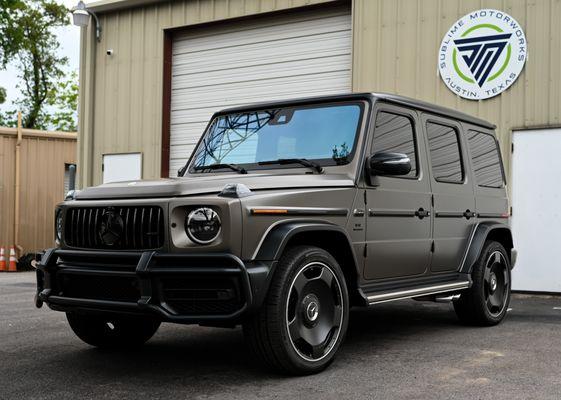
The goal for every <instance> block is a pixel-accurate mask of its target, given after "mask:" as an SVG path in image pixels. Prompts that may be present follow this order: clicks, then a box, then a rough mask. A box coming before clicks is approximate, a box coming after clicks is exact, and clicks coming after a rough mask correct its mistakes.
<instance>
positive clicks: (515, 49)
mask: <svg viewBox="0 0 561 400" xmlns="http://www.w3.org/2000/svg"><path fill="white" fill-rule="evenodd" d="M527 54H528V49H527V43H526V36H525V35H524V31H523V30H522V27H521V26H520V24H519V23H518V22H517V21H516V20H515V19H514V18H512V17H511V16H510V15H508V14H507V13H505V12H503V11H498V10H492V9H482V10H477V11H473V12H470V13H469V14H467V15H464V16H463V17H462V18H460V19H459V20H458V21H456V23H455V24H454V25H452V27H451V28H450V30H449V31H448V32H446V35H444V39H442V44H441V45H440V49H439V52H438V68H439V71H440V76H441V77H442V80H443V81H444V83H445V84H446V86H448V88H449V89H450V90H451V91H453V92H454V93H456V94H457V95H458V96H461V97H463V98H466V99H470V100H482V99H488V98H490V97H494V96H496V95H498V94H501V93H502V92H504V91H505V90H506V89H508V88H509V87H510V85H512V84H513V83H514V81H516V79H517V78H518V77H519V76H520V72H521V71H522V68H524V63H525V62H526V56H527Z"/></svg>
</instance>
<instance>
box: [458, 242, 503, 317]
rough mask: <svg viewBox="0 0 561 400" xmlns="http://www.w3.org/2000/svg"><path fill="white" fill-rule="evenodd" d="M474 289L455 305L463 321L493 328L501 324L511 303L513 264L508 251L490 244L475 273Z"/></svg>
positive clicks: (495, 243) (487, 245)
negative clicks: (511, 268)
mask: <svg viewBox="0 0 561 400" xmlns="http://www.w3.org/2000/svg"><path fill="white" fill-rule="evenodd" d="M472 279H473V285H472V287H471V288H470V289H469V290H467V291H466V292H464V293H463V294H462V295H461V297H460V299H459V300H457V301H456V302H454V309H455V310H456V314H457V315H458V317H459V318H460V320H461V321H462V322H464V323H467V324H471V325H482V326H490V325H496V324H498V323H499V322H501V321H502V320H503V319H504V317H505V315H506V313H507V309H508V305H509V303H510V282H511V280H510V262H509V259H508V256H507V253H506V250H505V248H504V247H503V245H502V244H500V243H499V242H495V241H487V242H486V243H485V245H484V247H483V250H482V252H481V255H480V256H479V259H478V260H477V262H476V263H475V265H474V268H473V272H472Z"/></svg>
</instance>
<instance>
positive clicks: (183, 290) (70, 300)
mask: <svg viewBox="0 0 561 400" xmlns="http://www.w3.org/2000/svg"><path fill="white" fill-rule="evenodd" d="M270 267H271V265H269V264H268V263H263V262H252V263H244V262H243V261H242V260H240V259H239V258H238V257H236V256H234V255H231V254H196V255H193V254H169V253H159V252H154V251H147V252H105V251H103V252H102V251H100V252H96V251H75V250H62V249H49V250H47V251H46V252H45V253H44V254H43V255H42V256H41V260H40V262H39V263H38V264H37V296H36V303H37V305H38V306H39V307H40V306H41V305H42V303H46V304H47V305H48V306H49V307H50V308H52V309H54V310H58V311H66V312H69V311H80V312H101V313H135V314H145V315H150V316H152V317H156V318H159V319H160V320H162V321H168V322H178V323H199V324H205V323H207V324H232V323H233V324H236V323H239V322H240V321H241V320H242V318H243V316H244V315H246V314H247V313H250V312H252V311H253V310H255V309H256V308H258V306H259V305H260V303H261V301H262V298H263V294H264V292H265V291H266V289H265V286H266V284H267V280H268V279H267V277H268V275H269V271H270Z"/></svg>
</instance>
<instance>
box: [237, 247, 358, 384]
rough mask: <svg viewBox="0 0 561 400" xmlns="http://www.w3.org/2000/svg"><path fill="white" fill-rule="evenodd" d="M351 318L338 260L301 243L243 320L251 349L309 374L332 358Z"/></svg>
mask: <svg viewBox="0 0 561 400" xmlns="http://www.w3.org/2000/svg"><path fill="white" fill-rule="evenodd" d="M348 319H349V295H348V289H347V286H346V282H345V276H344V275H343V272H342V270H341V268H340V266H339V264H338V263H337V261H336V260H335V259H334V258H333V257H332V256H331V255H330V254H329V253H328V252H327V251H325V250H324V249H321V248H318V247H313V246H297V247H293V248H291V249H289V250H288V251H286V253H285V254H284V255H283V256H282V258H281V260H279V264H278V266H277V267H276V270H275V272H274V276H273V279H272V281H271V286H270V288H269V292H268V293H267V298H266V299H265V303H264V304H263V305H262V306H261V308H260V310H259V312H258V313H257V314H256V315H255V316H253V317H251V318H250V319H249V320H248V321H246V322H245V323H244V333H245V336H246V339H247V342H248V344H249V347H250V348H251V349H252V351H253V353H255V354H256V355H257V357H258V358H260V359H261V360H262V361H263V362H264V363H265V364H266V365H268V366H269V367H271V368H273V369H276V370H277V371H280V372H283V373H288V374H294V375H306V374H312V373H316V372H319V371H321V370H323V369H325V368H326V367H327V366H328V365H329V364H330V363H331V362H332V361H333V359H334V356H335V354H336V353H337V350H338V349H339V347H340V345H341V343H342V341H343V339H344V336H345V333H346V331H347V325H348Z"/></svg>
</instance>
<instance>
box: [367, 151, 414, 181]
mask: <svg viewBox="0 0 561 400" xmlns="http://www.w3.org/2000/svg"><path fill="white" fill-rule="evenodd" d="M367 167H368V172H369V174H370V175H371V176H374V175H394V176H395V175H407V174H408V173H409V172H411V160H410V159H409V157H408V156H407V155H406V154H403V153H389V152H380V153H376V154H374V155H373V156H370V157H369V158H368V162H367Z"/></svg>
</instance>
